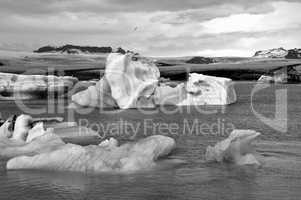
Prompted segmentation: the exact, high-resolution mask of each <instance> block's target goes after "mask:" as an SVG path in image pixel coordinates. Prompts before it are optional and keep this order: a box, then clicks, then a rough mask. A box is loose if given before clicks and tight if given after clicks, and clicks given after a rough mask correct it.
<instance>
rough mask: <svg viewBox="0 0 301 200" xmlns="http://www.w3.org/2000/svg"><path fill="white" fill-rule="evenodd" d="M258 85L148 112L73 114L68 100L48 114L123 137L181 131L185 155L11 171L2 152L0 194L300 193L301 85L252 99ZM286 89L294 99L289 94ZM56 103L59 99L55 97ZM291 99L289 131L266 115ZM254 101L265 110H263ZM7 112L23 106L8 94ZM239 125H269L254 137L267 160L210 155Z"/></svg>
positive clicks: (179, 151) (42, 104)
mask: <svg viewBox="0 0 301 200" xmlns="http://www.w3.org/2000/svg"><path fill="white" fill-rule="evenodd" d="M254 86H255V83H254V82H237V83H236V85H235V88H236V91H237V94H238V102H237V103H236V104H233V105H230V106H226V107H214V106H212V107H209V108H208V107H198V108H194V107H182V108H180V109H178V110H176V109H177V108H175V107H166V108H165V107H164V108H159V109H155V110H146V111H145V112H147V113H145V112H141V111H137V110H125V111H112V110H105V111H99V110H98V109H96V110H93V111H91V113H89V114H75V115H73V114H72V113H71V114H70V111H69V114H68V112H67V111H68V110H67V109H66V107H64V106H62V108H61V109H65V110H64V112H61V111H58V112H57V113H52V114H47V116H63V117H65V118H68V115H69V117H70V116H71V117H74V120H76V121H80V120H81V122H82V123H87V122H88V123H89V124H88V125H90V126H92V128H94V129H99V130H100V131H101V134H102V136H104V137H109V136H110V135H114V136H115V137H116V138H118V139H119V140H120V141H121V142H122V143H123V142H128V141H133V140H137V139H138V138H141V137H146V136H148V135H151V134H156V133H159V132H161V133H162V134H167V135H169V136H171V137H174V138H175V139H176V142H177V148H176V150H175V151H174V152H173V154H172V155H171V159H178V160H182V161H185V162H181V164H174V163H173V162H168V161H167V160H162V161H159V162H158V167H157V168H154V169H150V170H149V171H144V172H139V173H132V174H95V175H92V174H88V175H86V174H80V173H70V172H45V171H6V169H5V164H6V160H5V159H4V158H0V199H123V200H124V199H151V200H153V199H229V200H234V199H246V200H251V199H273V200H275V199H279V200H283V199H299V197H300V195H301V184H300V183H301V114H300V113H301V85H295V84H289V85H277V86H270V87H268V88H266V89H262V90H261V91H258V92H256V93H254V95H253V99H252V104H251V92H252V91H253V90H254ZM286 94H287V101H284V100H285V99H286ZM276 97H278V100H277V101H275V99H276ZM279 99H282V100H279ZM279 101H280V102H279ZM52 103H53V105H56V102H52ZM286 103H287V113H288V115H287V117H288V122H287V123H288V124H287V129H288V130H287V132H285V133H282V132H281V131H279V129H276V130H275V129H274V128H271V127H270V126H269V125H267V124H265V123H264V122H263V121H262V118H261V117H262V116H263V117H266V118H269V119H273V117H274V115H275V108H276V107H277V105H279V104H281V105H285V104H286ZM26 105H28V106H31V108H46V107H47V101H42V100H39V101H28V102H26ZM251 105H253V108H252V106H251ZM253 109H254V110H255V111H256V112H257V113H258V114H259V115H260V116H261V117H259V115H257V116H256V115H255V114H254V111H253ZM55 110H57V108H56V109H55ZM200 110H201V111H202V112H201V113H200ZM166 111H169V112H170V114H166ZM0 112H1V117H3V118H6V117H8V116H9V115H11V114H13V113H21V110H20V109H19V108H18V107H16V105H15V103H14V102H7V101H1V102H0ZM45 115H46V114H41V115H37V116H45ZM278 123H279V125H280V127H282V123H285V119H281V118H280V121H278ZM152 124H155V126H151V125H152ZM162 124H164V126H163V128H162ZM175 124H177V125H178V127H174V129H173V130H172V131H167V130H166V129H165V127H166V126H176V125H175ZM204 124H205V125H204ZM160 125H161V126H160ZM160 127H161V129H160ZM233 128H239V129H254V130H256V131H259V132H261V133H262V135H261V136H260V137H259V140H258V141H257V142H256V143H255V146H256V149H257V151H258V152H259V154H261V156H262V157H263V158H264V159H263V165H262V166H261V167H259V168H253V167H238V166H234V165H231V164H216V163H206V162H204V154H205V150H206V147H207V146H208V145H212V144H214V143H215V142H217V141H220V140H221V139H223V138H224V137H226V136H227V133H228V132H229V131H231V129H233ZM134 133H135V134H134Z"/></svg>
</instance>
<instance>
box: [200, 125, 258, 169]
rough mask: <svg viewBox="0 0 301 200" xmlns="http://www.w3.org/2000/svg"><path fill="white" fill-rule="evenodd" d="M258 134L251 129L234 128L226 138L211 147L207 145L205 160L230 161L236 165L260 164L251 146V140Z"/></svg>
mask: <svg viewBox="0 0 301 200" xmlns="http://www.w3.org/2000/svg"><path fill="white" fill-rule="evenodd" d="M259 135H260V133H258V132H256V131H253V130H234V131H232V133H231V134H230V136H229V137H228V138H227V139H225V140H223V141H221V142H218V143H217V144H216V145H215V146H213V147H212V146H208V147H207V150H206V155H205V157H206V160H207V161H209V162H210V161H211V162H212V161H213V162H232V163H235V164H237V165H260V162H259V161H258V160H257V159H256V157H255V150H254V148H253V146H252V142H253V141H254V140H255V139H256V138H257V137H258V136H259Z"/></svg>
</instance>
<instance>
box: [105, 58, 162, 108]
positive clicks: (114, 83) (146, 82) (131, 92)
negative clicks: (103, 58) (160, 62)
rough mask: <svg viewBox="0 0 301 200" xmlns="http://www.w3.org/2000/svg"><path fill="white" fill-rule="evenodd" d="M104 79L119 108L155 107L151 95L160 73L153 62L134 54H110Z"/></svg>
mask: <svg viewBox="0 0 301 200" xmlns="http://www.w3.org/2000/svg"><path fill="white" fill-rule="evenodd" d="M105 77H106V79H107V80H108V82H109V85H110V87H111V90H112V96H113V98H114V99H115V100H116V102H117V104H118V106H119V107H120V108H122V109H127V108H137V107H149V106H150V107H154V106H155V104H154V101H153V94H154V92H155V89H156V88H157V86H158V82H159V78H160V72H159V69H158V68H157V66H156V65H155V64H154V63H153V62H150V61H148V60H147V59H145V58H140V57H139V58H137V57H135V55H134V54H124V55H123V54H116V53H112V54H110V55H109V56H108V58H107V64H106V70H105Z"/></svg>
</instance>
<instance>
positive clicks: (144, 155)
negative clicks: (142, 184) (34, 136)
mask: <svg viewBox="0 0 301 200" xmlns="http://www.w3.org/2000/svg"><path fill="white" fill-rule="evenodd" d="M174 148H175V140H174V139H172V138H170V137H166V136H161V135H155V136H150V137H147V138H144V139H141V140H139V141H137V142H133V143H126V144H123V145H121V146H118V142H117V140H115V139H110V140H106V141H104V142H102V143H101V144H100V145H89V146H85V147H83V146H80V145H74V144H66V145H63V146H62V147H61V148H59V149H57V150H54V151H50V152H46V153H41V154H37V155H34V156H21V157H15V158H13V159H11V160H9V161H8V162H7V169H8V170H20V169H39V170H51V171H74V172H83V173H102V172H108V173H129V172H135V171H140V170H149V169H151V168H153V167H155V166H156V161H157V160H158V158H161V157H164V156H167V155H168V154H170V152H171V151H172V150H173V149H174Z"/></svg>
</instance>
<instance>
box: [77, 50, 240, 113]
mask: <svg viewBox="0 0 301 200" xmlns="http://www.w3.org/2000/svg"><path fill="white" fill-rule="evenodd" d="M159 78H160V72H159V69H158V68H157V66H156V65H155V64H154V63H153V62H151V61H149V60H147V59H145V58H141V57H137V56H136V55H134V54H132V53H128V54H119V53H112V54H110V55H109V56H108V58H107V63H106V69H105V74H104V77H103V78H102V79H101V80H100V82H99V83H98V84H97V85H96V86H90V87H89V88H88V89H87V90H85V91H81V92H79V93H77V94H75V95H73V96H72V101H73V102H74V103H76V104H78V105H81V106H92V107H95V106H98V107H118V108H121V109H127V108H144V107H155V106H157V105H179V106H182V105H184V106H186V105H227V104H231V103H234V102H236V93H235V90H234V87H233V83H232V80H231V79H227V78H220V77H214V76H205V75H202V74H196V73H192V74H189V80H188V81H187V82H186V83H181V84H179V85H177V86H176V87H170V86H168V85H160V86H159Z"/></svg>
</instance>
